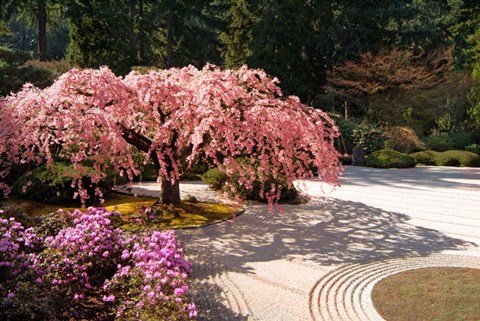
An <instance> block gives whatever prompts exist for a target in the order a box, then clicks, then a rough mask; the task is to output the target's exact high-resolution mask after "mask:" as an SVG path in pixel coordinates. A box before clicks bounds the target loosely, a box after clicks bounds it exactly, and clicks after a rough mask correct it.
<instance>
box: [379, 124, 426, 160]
mask: <svg viewBox="0 0 480 321" xmlns="http://www.w3.org/2000/svg"><path fill="white" fill-rule="evenodd" d="M385 136H386V138H387V140H386V141H385V149H393V150H396V151H397V152H400V153H410V152H413V151H419V150H423V149H425V146H424V145H423V143H422V142H421V141H420V139H419V138H418V136H417V134H416V133H415V131H414V130H413V129H411V128H409V127H401V126H394V127H390V128H388V129H387V130H386V131H385Z"/></svg>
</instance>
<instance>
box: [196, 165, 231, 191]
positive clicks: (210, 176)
mask: <svg viewBox="0 0 480 321" xmlns="http://www.w3.org/2000/svg"><path fill="white" fill-rule="evenodd" d="M202 181H203V182H204V183H206V184H208V186H210V188H212V189H214V190H216V191H219V190H221V189H222V188H223V186H224V185H225V183H226V182H227V181H228V176H227V175H225V174H224V173H222V172H221V171H220V170H219V169H218V168H217V167H215V168H211V169H209V170H208V171H207V172H206V173H205V174H203V175H202Z"/></svg>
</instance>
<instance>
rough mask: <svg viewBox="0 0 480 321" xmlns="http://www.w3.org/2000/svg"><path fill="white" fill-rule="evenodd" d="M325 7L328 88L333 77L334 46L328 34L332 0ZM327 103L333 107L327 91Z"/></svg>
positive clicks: (331, 97)
mask: <svg viewBox="0 0 480 321" xmlns="http://www.w3.org/2000/svg"><path fill="white" fill-rule="evenodd" d="M326 5H327V7H326V10H325V25H326V26H327V28H328V30H329V34H328V39H330V41H327V44H328V46H327V51H326V53H325V69H326V70H325V78H326V81H327V88H330V87H331V85H332V77H333V51H334V48H333V44H334V42H332V41H331V40H332V39H331V38H332V35H331V34H330V32H331V31H330V30H331V28H332V21H333V20H332V19H333V8H332V1H331V0H330V1H327V4H326ZM328 104H329V105H330V108H331V107H333V104H334V101H333V94H332V93H331V92H330V93H328Z"/></svg>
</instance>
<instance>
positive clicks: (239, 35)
mask: <svg viewBox="0 0 480 321" xmlns="http://www.w3.org/2000/svg"><path fill="white" fill-rule="evenodd" d="M254 12H256V13H257V14H254ZM225 18H226V19H227V20H228V21H229V25H228V27H227V30H226V31H225V32H223V33H222V34H221V40H222V43H223V46H224V53H223V60H224V64H225V67H227V68H235V67H240V66H242V65H243V64H245V63H246V62H247V59H248V58H249V57H250V56H251V55H252V50H251V48H250V45H251V42H252V36H253V29H254V27H255V26H256V24H257V23H258V21H259V16H258V8H255V6H254V3H253V2H252V1H246V0H231V1H230V8H229V10H228V14H227V16H226V17H225Z"/></svg>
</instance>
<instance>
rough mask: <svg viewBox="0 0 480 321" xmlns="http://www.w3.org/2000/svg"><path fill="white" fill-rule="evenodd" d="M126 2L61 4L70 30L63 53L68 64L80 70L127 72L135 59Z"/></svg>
mask: <svg viewBox="0 0 480 321" xmlns="http://www.w3.org/2000/svg"><path fill="white" fill-rule="evenodd" d="M126 1H127V0H122V1H114V0H109V1H106V2H107V3H105V2H99V1H89V0H71V1H68V2H66V3H65V5H66V6H67V16H68V18H69V29H70V43H69V46H68V49H67V58H68V60H69V62H70V63H72V64H73V65H78V66H82V67H98V66H102V65H108V66H110V67H111V68H112V69H113V70H115V71H116V72H118V73H121V74H122V73H123V74H124V73H126V72H128V71H129V70H130V66H132V65H133V64H134V60H135V57H134V46H133V45H132V40H131V37H130V35H129V30H130V29H129V16H128V15H129V11H128V10H125V8H128V7H127V3H126Z"/></svg>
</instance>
